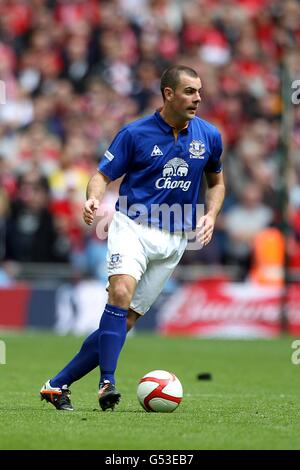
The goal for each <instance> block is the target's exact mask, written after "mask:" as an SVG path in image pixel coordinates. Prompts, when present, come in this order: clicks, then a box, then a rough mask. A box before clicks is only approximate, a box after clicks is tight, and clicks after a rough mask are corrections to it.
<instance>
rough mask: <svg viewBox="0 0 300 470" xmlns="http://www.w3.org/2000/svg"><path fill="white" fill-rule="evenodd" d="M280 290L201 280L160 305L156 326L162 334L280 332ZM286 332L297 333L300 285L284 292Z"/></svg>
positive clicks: (299, 330)
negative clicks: (285, 294) (287, 329)
mask: <svg viewBox="0 0 300 470" xmlns="http://www.w3.org/2000/svg"><path fill="white" fill-rule="evenodd" d="M283 295H284V291H283V289H282V288H280V287H277V286H275V287H274V286H263V285H257V284H253V283H234V282H228V281H224V280H201V281H198V282H195V283H191V284H187V285H185V286H183V287H182V288H180V289H178V290H177V291H176V292H175V293H174V294H173V295H172V296H171V297H170V298H169V299H168V300H167V302H166V303H165V304H164V305H163V307H162V308H161V311H160V313H159V316H158V330H159V332H160V333H162V334H166V335H193V336H221V337H231V338H232V337H238V338H240V337H256V338H257V337H258V338H259V337H262V338H266V337H272V336H276V335H278V334H279V333H280V324H281V322H280V312H281V305H282V300H283ZM287 311H288V320H289V332H290V333H291V334H294V335H299V334H300V286H299V284H292V285H290V286H289V288H288V292H287Z"/></svg>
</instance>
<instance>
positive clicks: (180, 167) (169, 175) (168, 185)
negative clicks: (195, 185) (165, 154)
mask: <svg viewBox="0 0 300 470" xmlns="http://www.w3.org/2000/svg"><path fill="white" fill-rule="evenodd" d="M188 172H189V165H188V164H187V163H186V161H184V160H183V159H182V158H172V160H169V161H168V162H167V163H166V164H165V165H164V167H163V170H162V178H158V180H156V182H155V187H156V188H157V189H176V188H180V189H182V191H188V189H189V187H190V186H191V183H192V182H191V181H189V180H185V179H180V180H178V179H174V176H182V177H185V176H187V174H188Z"/></svg>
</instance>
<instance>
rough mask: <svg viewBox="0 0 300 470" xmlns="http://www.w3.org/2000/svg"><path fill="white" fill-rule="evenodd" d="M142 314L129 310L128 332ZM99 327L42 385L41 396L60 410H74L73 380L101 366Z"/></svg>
mask: <svg viewBox="0 0 300 470" xmlns="http://www.w3.org/2000/svg"><path fill="white" fill-rule="evenodd" d="M139 318H140V315H139V314H137V313H136V312H134V311H133V310H131V309H129V310H128V315H127V332H128V331H130V330H131V328H132V327H133V326H134V324H135V322H136V321H137V320H138V319H139ZM98 342H99V329H98V330H96V331H94V332H93V333H91V334H90V335H89V336H88V337H87V338H86V339H85V341H84V342H83V344H82V346H81V348H80V350H79V352H78V353H77V354H76V355H75V356H74V358H73V359H72V360H71V361H70V362H69V363H68V364H67V365H66V366H65V367H64V368H63V369H62V370H61V371H60V372H59V373H58V374H57V375H56V376H55V377H53V378H52V379H50V380H48V381H47V382H46V383H45V384H44V385H43V387H42V389H41V391H40V393H41V398H42V399H43V400H46V401H48V402H50V403H52V404H53V405H54V406H55V407H56V408H57V409H58V410H66V411H72V410H73V409H74V408H73V405H72V403H71V401H70V394H71V392H70V390H69V387H70V385H71V384H72V383H73V382H76V381H77V380H79V379H81V378H82V377H84V376H85V375H86V374H88V373H89V372H91V371H92V370H94V369H95V368H96V367H98V366H99V351H98Z"/></svg>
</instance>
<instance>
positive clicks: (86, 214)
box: [83, 198, 99, 225]
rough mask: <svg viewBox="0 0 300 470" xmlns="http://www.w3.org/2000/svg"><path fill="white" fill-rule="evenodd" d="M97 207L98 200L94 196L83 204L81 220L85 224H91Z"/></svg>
mask: <svg viewBox="0 0 300 470" xmlns="http://www.w3.org/2000/svg"><path fill="white" fill-rule="evenodd" d="M98 208H99V201H98V199H96V198H91V199H88V200H87V201H86V203H85V204H84V207H83V220H84V221H85V223H86V224H87V225H92V223H93V221H94V218H95V215H96V212H97V209H98Z"/></svg>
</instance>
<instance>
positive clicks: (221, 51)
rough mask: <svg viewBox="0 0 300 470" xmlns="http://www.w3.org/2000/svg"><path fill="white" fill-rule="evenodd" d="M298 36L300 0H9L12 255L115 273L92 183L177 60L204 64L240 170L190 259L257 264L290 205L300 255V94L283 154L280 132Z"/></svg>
mask: <svg viewBox="0 0 300 470" xmlns="http://www.w3.org/2000/svg"><path fill="white" fill-rule="evenodd" d="M299 45H300V2H299V1H297V0H286V1H281V0H223V1H217V0H184V1H179V0H106V1H105V0H99V1H97V0H72V1H71V0H57V1H54V0H48V1H47V0H32V1H26V0H7V1H5V0H0V80H1V81H0V260H1V262H2V267H3V268H5V266H6V263H7V262H8V261H9V260H15V261H19V262H69V263H72V264H73V265H74V267H76V268H78V269H81V270H83V271H87V272H91V273H92V275H93V276H95V277H98V278H101V276H103V272H104V271H103V269H104V268H103V266H104V265H105V262H104V259H105V250H106V245H105V241H104V240H99V239H98V237H97V235H96V233H95V231H94V232H91V230H90V229H89V228H87V227H86V226H85V225H84V223H83V222H82V218H81V214H82V204H83V202H84V200H85V188H86V185H87V182H88V180H89V177H90V175H91V174H92V173H94V172H95V170H96V168H97V164H98V162H99V159H101V157H102V155H103V153H104V151H105V149H106V148H107V146H108V145H109V143H110V141H111V140H112V138H113V136H114V135H115V133H116V132H117V131H118V130H119V128H120V127H121V126H122V125H124V124H125V123H127V122H129V121H132V120H134V119H136V118H138V117H140V116H142V115H146V114H149V113H152V112H153V111H154V110H155V109H157V108H159V107H160V106H161V103H162V99H161V95H160V89H159V80H160V75H161V73H162V71H163V70H164V69H165V68H166V67H167V66H168V65H170V64H173V63H181V64H185V65H188V66H191V67H192V68H194V69H196V70H197V71H198V72H199V75H200V77H201V79H202V82H203V93H202V103H201V106H200V109H199V115H200V116H201V117H203V118H204V119H207V120H209V121H211V122H213V123H214V124H216V125H217V126H218V127H219V129H220V131H221V132H222V136H223V141H224V161H225V176H226V184H227V196H226V201H225V205H224V210H223V212H222V215H221V216H220V217H219V220H218V226H217V229H216V234H215V237H214V240H213V242H212V243H211V244H210V245H209V246H208V247H206V248H205V249H203V250H202V251H199V252H197V253H196V254H195V252H190V253H189V252H187V253H186V255H185V256H184V258H183V263H199V264H225V265H226V264H228V265H234V264H237V265H239V266H242V267H243V268H244V271H245V273H248V272H249V269H250V266H251V263H252V260H253V253H254V252H255V243H256V240H257V236H258V235H259V236H260V235H261V233H262V231H264V230H266V234H267V235H269V236H270V232H269V231H268V230H269V229H270V228H273V229H274V230H276V228H277V230H278V227H279V226H280V224H282V222H283V221H282V212H285V216H286V217H287V222H288V225H289V229H288V252H289V259H290V261H289V262H290V265H291V266H293V267H300V105H298V106H295V105H294V106H292V114H293V122H292V129H291V134H290V138H289V139H288V157H285V160H284V161H283V159H282V155H283V154H282V144H281V142H280V126H281V113H282V109H283V102H282V99H281V74H282V70H283V67H285V68H286V69H287V71H288V74H289V77H290V79H291V80H296V79H300V54H299ZM292 91H293V90H292V89H291V94H292ZM283 176H284V178H283ZM283 179H285V180H286V181H287V184H288V187H289V191H288V192H289V194H288V195H285V194H284V191H283V190H282V189H283V188H282V181H283ZM116 191H117V184H114V185H112V187H111V189H110V190H109V192H108V194H107V196H106V200H105V204H106V205H107V207H113V204H114V201H115V199H116V194H117V193H116ZM286 196H288V203H287V204H284V202H285V198H286ZM282 207H284V211H281V210H280V208H282ZM281 228H282V227H281ZM275 238H276V237H275ZM275 238H273V239H272V240H273V241H274V246H277V248H278V246H279V245H276V241H275ZM269 240H270V238H269ZM267 245H268V246H270V243H269V244H267ZM262 251H264V250H262ZM275 251H276V248H275ZM257 252H259V249H258V251H257ZM264 252H265V251H264ZM277 261H278V260H277ZM3 275H4V274H3V270H2V276H3ZM0 277H1V276H0Z"/></svg>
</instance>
